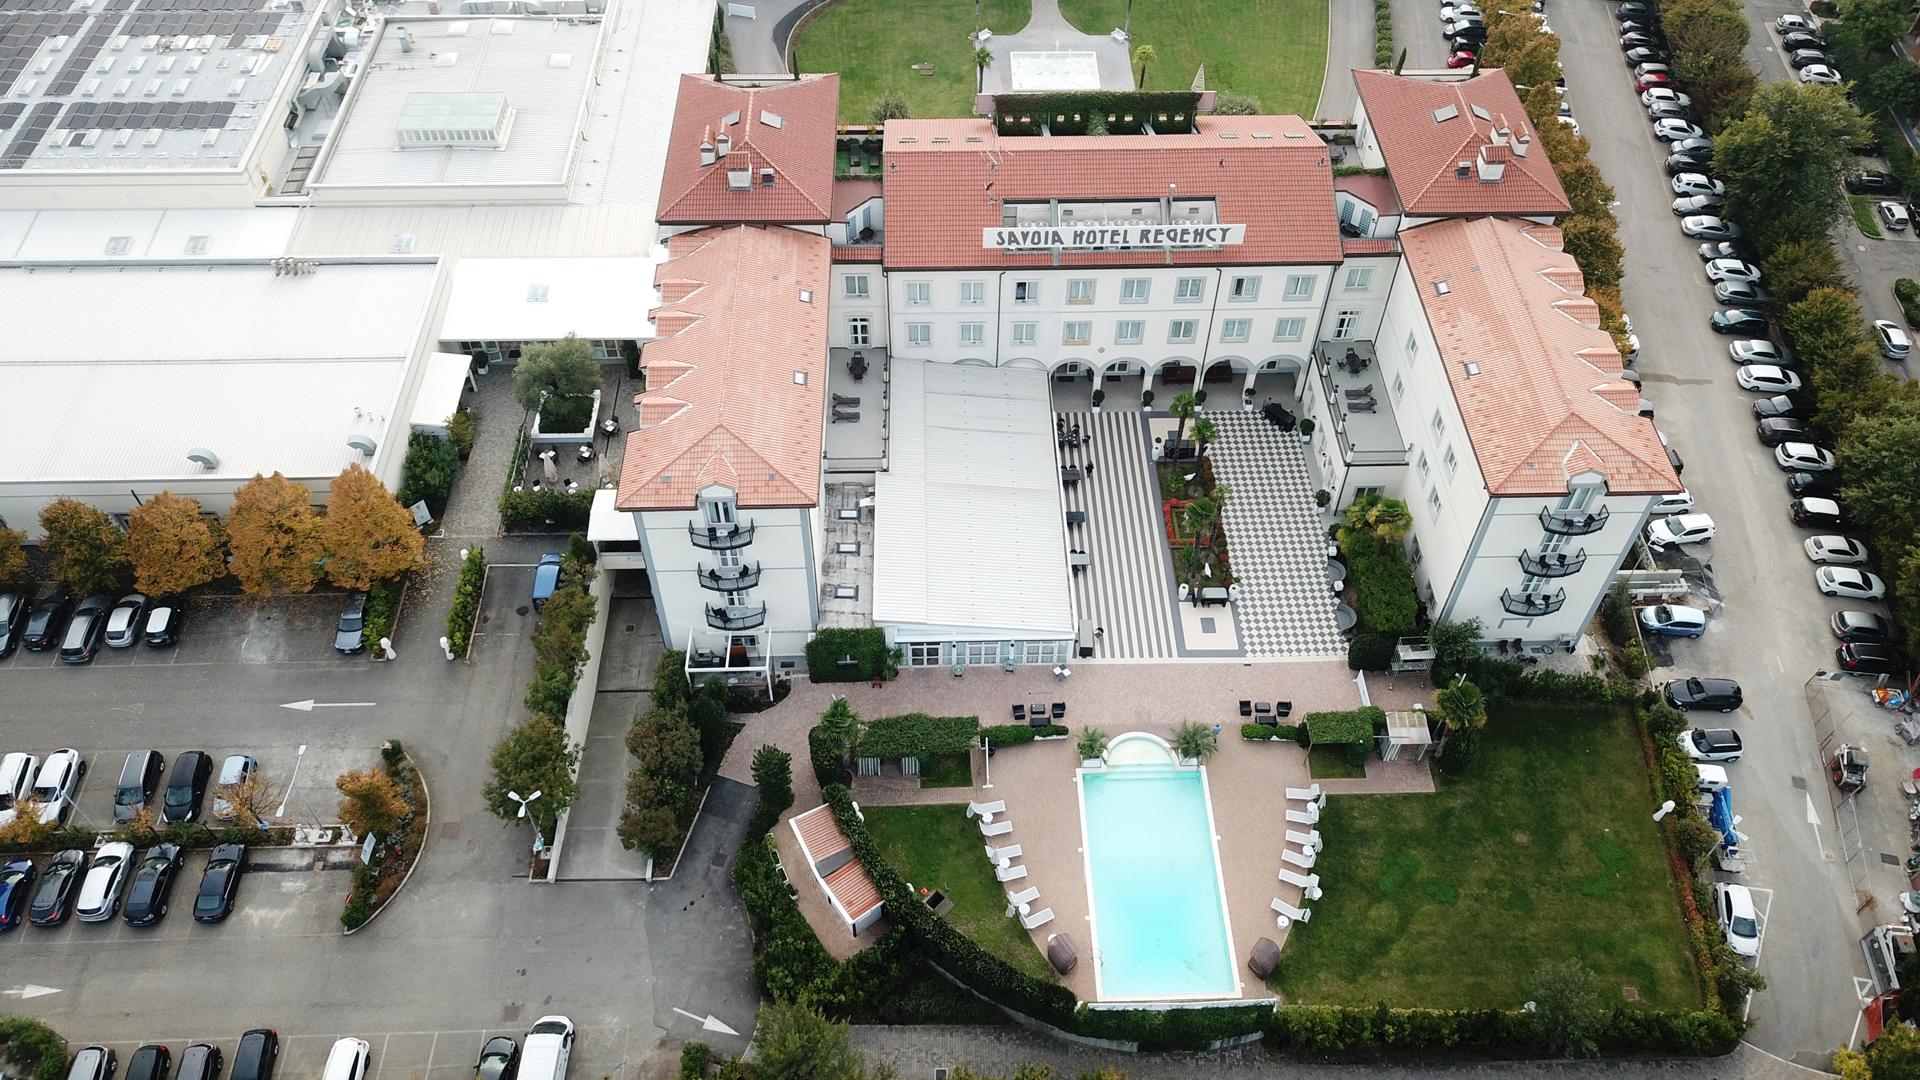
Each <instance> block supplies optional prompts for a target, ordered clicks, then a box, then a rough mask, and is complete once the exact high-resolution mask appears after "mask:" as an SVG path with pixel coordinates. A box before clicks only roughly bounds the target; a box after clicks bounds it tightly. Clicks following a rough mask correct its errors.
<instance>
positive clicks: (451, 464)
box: [394, 431, 461, 520]
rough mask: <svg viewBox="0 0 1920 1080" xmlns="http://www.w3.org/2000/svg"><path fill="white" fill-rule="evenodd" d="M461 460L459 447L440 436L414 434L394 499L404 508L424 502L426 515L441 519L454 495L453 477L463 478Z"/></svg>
mask: <svg viewBox="0 0 1920 1080" xmlns="http://www.w3.org/2000/svg"><path fill="white" fill-rule="evenodd" d="M460 457H461V455H460V450H459V448H458V447H456V446H454V444H453V443H451V442H449V441H447V440H446V439H443V438H441V437H440V436H439V435H436V434H434V433H433V432H431V431H416V432H414V433H413V434H412V436H410V437H409V438H408V439H407V459H406V461H405V462H404V463H403V464H402V465H401V466H400V490H399V491H398V492H397V493H396V494H395V495H394V498H396V499H398V500H399V501H400V505H401V506H412V505H413V504H414V503H416V502H419V501H421V500H422V499H424V500H426V503H427V512H428V513H430V514H432V515H433V516H434V518H435V519H436V520H438V519H439V517H440V515H441V514H443V513H445V512H446V509H447V497H448V496H449V495H451V494H453V481H454V478H455V477H457V476H459V475H460Z"/></svg>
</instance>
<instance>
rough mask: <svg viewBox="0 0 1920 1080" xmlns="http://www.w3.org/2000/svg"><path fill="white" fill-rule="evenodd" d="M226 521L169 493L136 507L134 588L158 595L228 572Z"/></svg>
mask: <svg viewBox="0 0 1920 1080" xmlns="http://www.w3.org/2000/svg"><path fill="white" fill-rule="evenodd" d="M221 547H222V544H221V534H220V522H219V521H218V520H217V519H215V518H211V517H207V516H205V515H203V514H201V512H200V504H199V503H198V502H196V501H195V500H193V499H189V498H187V497H186V496H184V495H175V494H174V493H173V492H171V491H163V492H161V493H160V494H158V495H155V496H154V497H153V498H151V499H148V500H147V501H146V502H145V503H142V504H141V505H140V508H139V509H137V510H135V511H134V512H133V513H132V514H131V515H129V519H128V522H127V558H128V559H129V560H131V561H132V563H133V587H134V588H136V589H139V590H140V591H141V592H143V593H147V594H149V595H153V596H167V595H170V594H173V593H180V592H185V591H187V590H188V589H191V588H193V587H194V586H195V585H203V584H205V583H207V582H209V581H212V580H213V579H214V578H217V577H219V576H220V575H221V574H223V573H225V572H226V570H227V562H226V558H225V556H224V553H223V552H222V551H221Z"/></svg>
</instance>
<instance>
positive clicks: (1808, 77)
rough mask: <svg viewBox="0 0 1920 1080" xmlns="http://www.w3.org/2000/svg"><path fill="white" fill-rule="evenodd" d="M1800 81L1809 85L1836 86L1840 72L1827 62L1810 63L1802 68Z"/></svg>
mask: <svg viewBox="0 0 1920 1080" xmlns="http://www.w3.org/2000/svg"><path fill="white" fill-rule="evenodd" d="M1800 81H1801V82H1802V83H1803V84H1805V85H1807V86H1836V85H1838V84H1839V83H1840V81H1841V80H1840V73H1839V72H1837V71H1835V70H1833V69H1832V68H1830V67H1828V66H1827V65H1825V64H1808V65H1807V66H1806V67H1803V68H1801V69H1800Z"/></svg>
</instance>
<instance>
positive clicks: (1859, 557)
mask: <svg viewBox="0 0 1920 1080" xmlns="http://www.w3.org/2000/svg"><path fill="white" fill-rule="evenodd" d="M1801 546H1802V547H1804V548H1806V551H1807V558H1809V559H1812V560H1813V561H1814V562H1817V563H1824V564H1826V565H1828V566H1858V565H1860V564H1861V563H1864V562H1866V561H1867V546H1866V545H1865V544H1862V543H1861V542H1860V541H1858V540H1855V539H1854V538H1853V537H1851V536H1831V535H1829V536H1809V537H1807V540H1806V543H1804V544H1802V545H1801Z"/></svg>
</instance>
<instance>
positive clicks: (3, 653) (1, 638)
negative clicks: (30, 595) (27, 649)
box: [0, 593, 32, 660]
mask: <svg viewBox="0 0 1920 1080" xmlns="http://www.w3.org/2000/svg"><path fill="white" fill-rule="evenodd" d="M31 606H32V605H31V604H29V603H27V597H26V594H25V593H0V660H4V659H6V658H7V657H9V656H12V655H13V650H15V649H17V648H19V647H20V639H21V637H23V636H25V634H26V632H27V609H28V608H30V607H31Z"/></svg>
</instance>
